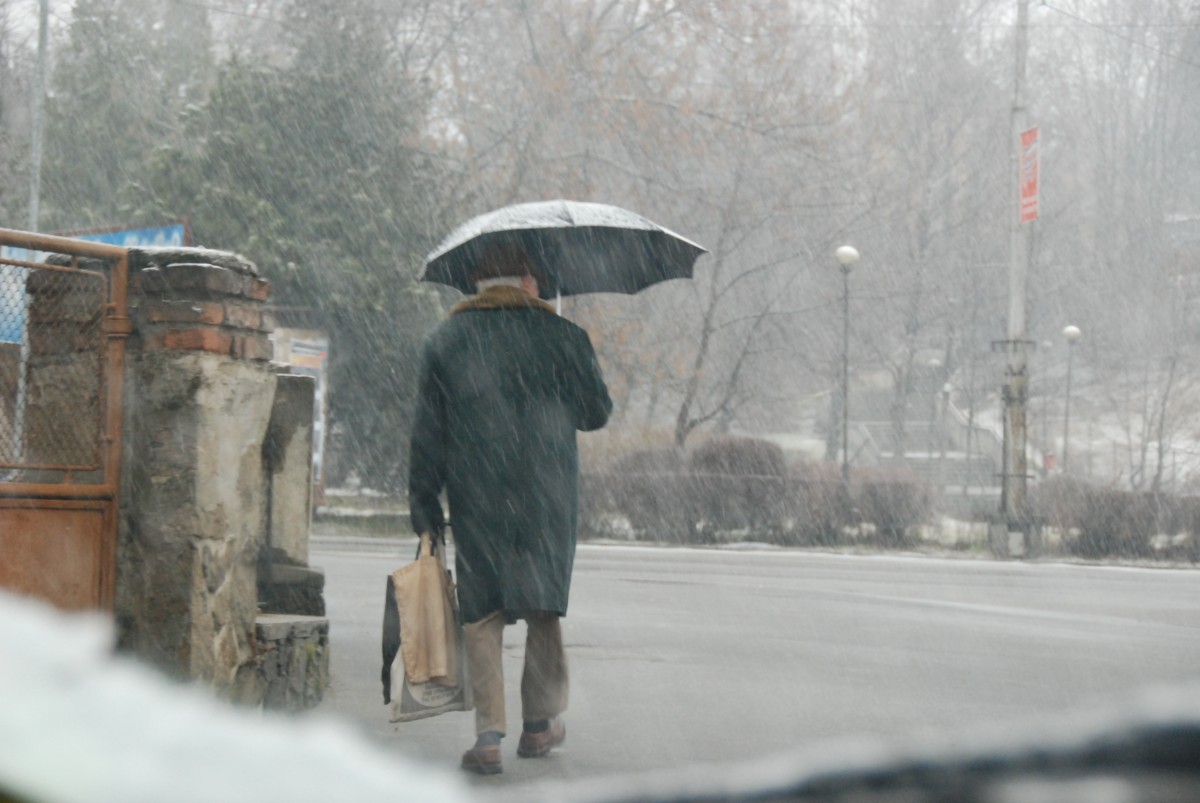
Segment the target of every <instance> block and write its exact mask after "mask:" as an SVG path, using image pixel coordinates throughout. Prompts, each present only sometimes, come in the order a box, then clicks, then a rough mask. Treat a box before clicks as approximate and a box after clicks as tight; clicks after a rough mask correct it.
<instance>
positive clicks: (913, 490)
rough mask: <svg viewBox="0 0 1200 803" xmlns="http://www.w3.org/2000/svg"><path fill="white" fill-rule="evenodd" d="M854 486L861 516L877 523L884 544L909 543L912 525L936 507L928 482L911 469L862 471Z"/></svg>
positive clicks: (918, 522) (880, 541) (928, 514)
mask: <svg viewBox="0 0 1200 803" xmlns="http://www.w3.org/2000/svg"><path fill="white" fill-rule="evenodd" d="M853 490H854V498H855V502H856V506H857V508H858V511H859V516H860V517H861V519H862V520H863V521H864V522H867V523H870V524H874V525H875V532H876V534H877V537H878V539H879V543H880V544H881V545H882V546H889V547H895V546H901V545H903V544H907V543H908V542H909V535H910V533H911V530H912V528H913V527H915V526H916V525H918V524H920V523H922V522H924V521H927V520H928V519H929V516H930V514H931V513H932V511H933V497H932V493H931V492H930V489H929V486H928V485H927V484H926V483H925V482H923V481H922V480H921V479H920V478H919V477H918V476H917V475H916V474H914V473H912V472H910V471H906V470H896V471H878V470H877V471H872V472H870V473H868V474H865V475H863V474H862V473H861V472H860V475H859V478H858V480H857V482H856V483H855V485H854V486H853Z"/></svg>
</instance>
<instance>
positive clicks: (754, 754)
mask: <svg viewBox="0 0 1200 803" xmlns="http://www.w3.org/2000/svg"><path fill="white" fill-rule="evenodd" d="M414 546H415V541H413V540H405V541H396V540H392V541H379V540H370V539H332V538H325V539H321V538H318V539H315V540H314V545H313V550H312V555H311V563H312V564H313V565H314V566H317V567H320V568H322V569H324V570H325V573H326V592H325V594H326V603H327V607H328V615H329V618H330V623H331V627H330V641H331V647H332V675H333V680H332V686H331V688H330V690H329V691H328V693H327V695H326V700H325V702H323V703H322V705H321V707H320V709H319V711H321V712H323V713H325V714H334V715H336V716H339V717H341V718H343V719H346V720H348V721H350V722H351V723H352V724H353V725H355V726H356V727H358V728H359V729H361V730H362V731H363V732H364V733H365V734H366V735H367V736H368V737H369V738H371V739H373V740H375V741H376V742H378V743H380V744H382V745H383V746H384V747H385V748H386V749H388V750H392V749H394V750H395V751H397V752H403V753H406V754H409V755H410V756H415V757H417V758H418V759H420V760H422V761H427V762H429V763H431V764H433V765H437V766H444V767H446V768H447V770H448V771H456V768H457V765H458V760H459V756H460V755H461V753H462V751H463V750H464V749H466V748H467V747H468V746H469V745H470V744H471V742H472V740H473V737H474V728H473V715H472V714H470V713H455V714H445V715H442V716H439V717H435V718H432V719H427V720H421V721H417V722H410V723H402V724H393V723H389V722H388V721H387V715H386V709H385V708H384V706H383V702H382V700H383V698H382V689H381V685H380V682H379V671H380V664H381V658H380V631H381V623H382V610H383V595H384V583H385V577H386V575H387V574H388V573H389V572H390V571H392V570H393V569H395V568H399V566H401V565H403V564H404V563H407V562H408V561H409V560H410V559H411V558H412V555H413V551H414ZM564 628H565V631H564V632H565V639H566V643H567V653H568V659H569V661H570V669H571V704H570V709H569V710H568V712H567V713H566V715H565V719H566V722H567V734H568V735H567V742H566V744H565V745H564V747H563V748H561V749H560V750H557V751H555V752H554V753H553V754H551V756H550V757H549V758H546V759H539V760H523V759H518V758H517V757H516V741H517V738H516V737H517V734H518V733H519V730H520V710H519V705H520V703H519V700H520V697H519V682H520V668H521V661H522V656H523V654H524V627H523V625H521V624H518V625H514V626H512V627H509V628H507V629H506V631H505V638H504V652H505V665H504V668H505V672H506V678H505V680H506V685H507V687H508V697H507V699H508V703H509V711H508V715H509V730H510V736H509V738H507V739H506V740H505V742H504V751H505V772H504V774H503V775H500V776H494V777H490V778H478V779H475V778H472V779H471V782H472V783H473V784H476V785H478V786H481V787H485V788H493V789H496V790H497V791H507V792H510V793H511V792H512V791H513V790H514V787H515V788H518V789H519V788H522V787H523V786H524V785H529V784H532V785H534V786H532V787H530V788H531V789H532V788H536V787H537V786H539V785H541V786H543V787H544V786H545V785H546V784H554V783H556V782H571V783H576V782H579V781H581V780H583V779H590V782H591V783H592V784H594V783H595V782H596V779H597V778H604V777H608V776H612V775H614V774H628V773H632V772H641V771H647V770H661V769H674V768H683V767H687V766H689V765H693V764H703V765H708V766H712V765H713V764H724V763H726V762H734V761H741V760H746V759H756V758H762V757H764V756H768V755H772V754H776V753H779V752H783V751H793V750H796V749H797V748H800V749H805V748H822V747H828V745H830V744H831V743H833V742H838V743H841V741H842V740H854V739H861V738H863V737H868V738H872V739H882V740H895V741H897V742H902V741H903V740H906V739H910V738H914V737H916V736H919V735H930V734H942V735H943V736H942V738H944V734H953V733H957V732H964V731H965V732H969V731H971V730H972V729H977V728H979V727H980V726H982V725H990V724H994V723H998V722H1015V723H1021V724H1022V726H1023V727H1026V728H1028V727H1029V725H1030V724H1034V725H1036V723H1037V722H1038V721H1039V720H1040V718H1048V717H1054V716H1061V715H1062V714H1064V713H1066V712H1079V711H1084V712H1086V711H1089V710H1096V709H1098V708H1100V707H1103V706H1105V705H1109V704H1111V703H1120V702H1121V701H1124V700H1127V699H1129V698H1130V696H1131V695H1132V694H1134V693H1135V692H1137V691H1138V690H1142V689H1145V688H1148V687H1155V686H1161V685H1169V686H1178V685H1180V684H1195V683H1197V682H1198V681H1200V573H1197V572H1196V571H1194V570H1187V569H1164V568H1121V567H1102V566H1082V565H1064V564H1049V563H1046V564H1041V563H1038V564H1030V563H1016V562H999V561H988V560H968V559H932V558H923V557H897V556H851V555H835V554H826V553H816V552H803V551H785V550H758V551H727V550H715V549H684V548H656V547H644V546H608V545H581V546H580V548H579V551H578V554H577V558H576V564H575V575H574V583H573V586H572V594H571V609H570V611H569V615H568V617H567V619H566V620H565V622H564Z"/></svg>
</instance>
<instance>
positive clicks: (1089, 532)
mask: <svg viewBox="0 0 1200 803" xmlns="http://www.w3.org/2000/svg"><path fill="white" fill-rule="evenodd" d="M1164 513H1165V514H1167V515H1164ZM1169 518H1170V516H1169V511H1168V510H1167V509H1166V508H1165V498H1164V497H1163V496H1161V495H1159V494H1150V493H1135V492H1131V491H1116V490H1112V489H1090V490H1089V491H1088V494H1087V504H1086V505H1085V506H1084V509H1083V511H1082V512H1081V514H1080V518H1079V525H1078V529H1079V537H1078V538H1076V539H1075V540H1073V541H1072V542H1070V543H1071V546H1072V550H1073V551H1074V552H1075V553H1076V554H1078V555H1081V556H1083V557H1088V558H1100V557H1124V558H1135V557H1146V556H1148V555H1149V554H1150V539H1151V537H1152V536H1153V535H1155V534H1156V533H1157V532H1159V531H1160V529H1161V528H1163V527H1169V523H1168V522H1167V521H1166V519H1169Z"/></svg>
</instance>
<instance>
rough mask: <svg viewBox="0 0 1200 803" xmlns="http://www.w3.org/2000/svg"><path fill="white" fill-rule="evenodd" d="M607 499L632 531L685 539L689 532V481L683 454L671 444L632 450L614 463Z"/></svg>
mask: <svg viewBox="0 0 1200 803" xmlns="http://www.w3.org/2000/svg"><path fill="white" fill-rule="evenodd" d="M609 485H610V488H611V491H610V496H609V503H610V505H611V507H612V509H613V511H614V512H617V513H620V514H621V515H623V516H624V517H625V518H627V519H628V520H629V523H630V526H632V527H633V529H634V532H635V534H636V535H637V536H638V537H641V538H648V539H650V540H660V539H661V540H666V541H672V542H676V543H686V542H687V541H688V540H689V539H690V538H691V534H692V529H693V528H692V522H693V519H692V517H691V515H690V511H689V507H690V502H689V497H690V496H691V493H690V489H689V483H688V479H687V477H686V475H685V474H684V471H683V457H682V455H681V454H680V453H679V452H678V451H677V450H676V449H672V448H666V449H646V450H642V451H638V452H632V453H630V454H628V455H626V456H625V457H623V458H621V459H620V460H618V461H616V463H614V464H613V467H612V470H611V472H610V479H609Z"/></svg>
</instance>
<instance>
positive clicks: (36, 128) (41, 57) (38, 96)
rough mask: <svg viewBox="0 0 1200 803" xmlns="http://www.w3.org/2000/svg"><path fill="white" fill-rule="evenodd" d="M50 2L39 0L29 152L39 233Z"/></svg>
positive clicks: (32, 216) (33, 223)
mask: <svg viewBox="0 0 1200 803" xmlns="http://www.w3.org/2000/svg"><path fill="white" fill-rule="evenodd" d="M49 28H50V0H38V48H37V67H36V70H35V73H34V88H33V145H32V148H31V149H30V150H31V152H30V157H29V158H30V162H32V170H31V175H30V179H29V230H30V231H37V230H38V217H39V204H40V200H41V194H42V129H43V118H44V117H45V110H46V59H47V55H48V54H47V50H48V49H49V45H48V42H47V40H48V39H49Z"/></svg>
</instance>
